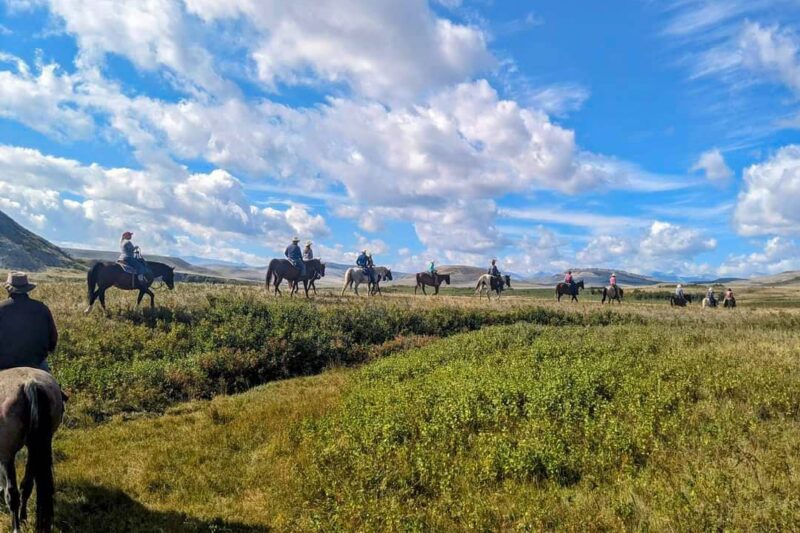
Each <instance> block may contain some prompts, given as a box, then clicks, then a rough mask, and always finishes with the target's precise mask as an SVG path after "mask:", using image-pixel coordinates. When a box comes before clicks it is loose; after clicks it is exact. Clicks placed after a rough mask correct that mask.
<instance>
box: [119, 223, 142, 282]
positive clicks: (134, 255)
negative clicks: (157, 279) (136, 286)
mask: <svg viewBox="0 0 800 533" xmlns="http://www.w3.org/2000/svg"><path fill="white" fill-rule="evenodd" d="M132 238H133V232H131V231H126V232H125V233H123V234H122V238H121V239H120V240H119V248H120V252H121V253H120V255H119V258H118V259H117V262H118V263H120V264H121V265H122V266H123V268H124V267H126V266H127V267H128V268H129V269H131V270H132V271H133V272H134V273H135V274H136V277H137V278H138V279H139V283H140V284H141V285H147V282H148V279H147V278H148V276H150V268H149V267H148V266H147V263H146V262H145V260H144V259H142V254H141V250H140V249H139V247H138V246H136V245H135V244H133V242H132V241H131V239H132Z"/></svg>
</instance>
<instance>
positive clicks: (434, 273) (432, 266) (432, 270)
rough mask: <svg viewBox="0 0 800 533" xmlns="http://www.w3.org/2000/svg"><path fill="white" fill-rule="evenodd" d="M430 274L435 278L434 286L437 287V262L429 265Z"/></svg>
mask: <svg viewBox="0 0 800 533" xmlns="http://www.w3.org/2000/svg"><path fill="white" fill-rule="evenodd" d="M428 273H429V274H430V275H431V278H433V284H434V285H436V282H437V280H438V279H439V271H438V270H436V261H431V262H430V264H429V265H428Z"/></svg>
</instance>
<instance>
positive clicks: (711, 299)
mask: <svg viewBox="0 0 800 533" xmlns="http://www.w3.org/2000/svg"><path fill="white" fill-rule="evenodd" d="M706 298H708V303H709V305H711V307H716V306H717V298H716V297H715V296H714V287H709V288H708V290H707V291H706Z"/></svg>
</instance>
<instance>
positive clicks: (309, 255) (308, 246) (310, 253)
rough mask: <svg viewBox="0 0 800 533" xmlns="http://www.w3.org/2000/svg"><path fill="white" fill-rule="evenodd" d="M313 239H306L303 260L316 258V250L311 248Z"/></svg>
mask: <svg viewBox="0 0 800 533" xmlns="http://www.w3.org/2000/svg"><path fill="white" fill-rule="evenodd" d="M312 244H313V243H312V242H311V241H306V247H305V248H303V261H311V260H312V259H314V250H312V249H311V245H312Z"/></svg>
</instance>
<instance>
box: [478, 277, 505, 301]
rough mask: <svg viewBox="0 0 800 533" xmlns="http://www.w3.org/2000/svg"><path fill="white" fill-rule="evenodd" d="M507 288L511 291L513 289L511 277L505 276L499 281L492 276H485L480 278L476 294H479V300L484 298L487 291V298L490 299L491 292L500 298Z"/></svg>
mask: <svg viewBox="0 0 800 533" xmlns="http://www.w3.org/2000/svg"><path fill="white" fill-rule="evenodd" d="M506 287H508V288H509V289H510V288H511V276H508V275H505V276H502V277H501V278H500V279H497V277H495V276H492V275H491V274H483V275H481V277H479V278H478V284H477V285H475V292H477V293H478V298H482V297H483V291H486V297H487V298H490V297H491V292H492V291H494V292H496V293H497V297H498V298H499V297H500V293H501V292H503V291H504V290H505V288H506Z"/></svg>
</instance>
